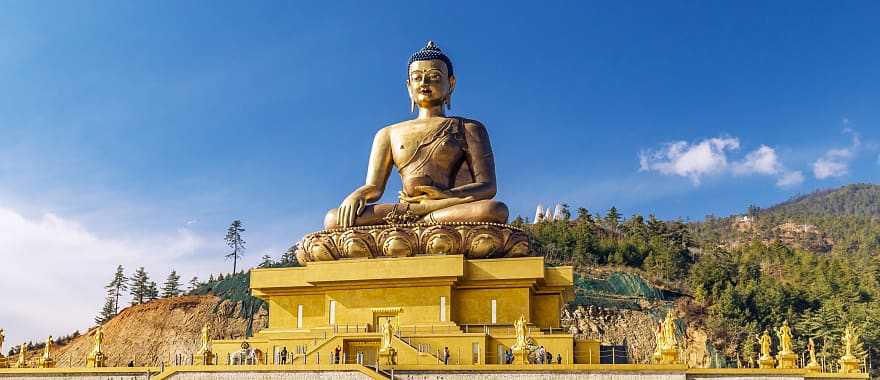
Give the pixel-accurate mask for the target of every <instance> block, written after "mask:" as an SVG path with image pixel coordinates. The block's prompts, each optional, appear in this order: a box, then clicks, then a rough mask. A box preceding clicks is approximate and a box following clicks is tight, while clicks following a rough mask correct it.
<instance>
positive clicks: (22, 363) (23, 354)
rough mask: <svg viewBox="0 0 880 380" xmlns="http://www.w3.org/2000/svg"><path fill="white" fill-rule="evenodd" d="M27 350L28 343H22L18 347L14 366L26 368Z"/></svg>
mask: <svg viewBox="0 0 880 380" xmlns="http://www.w3.org/2000/svg"><path fill="white" fill-rule="evenodd" d="M27 350H28V344H27V343H22V344H21V347H20V348H19V349H18V361H17V362H15V368H27V367H28V364H27Z"/></svg>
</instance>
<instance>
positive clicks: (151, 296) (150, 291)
mask: <svg viewBox="0 0 880 380" xmlns="http://www.w3.org/2000/svg"><path fill="white" fill-rule="evenodd" d="M146 297H147V300H148V301H152V300H155V299H156V298H159V288H157V287H156V281H150V285H148V286H147V294H146Z"/></svg>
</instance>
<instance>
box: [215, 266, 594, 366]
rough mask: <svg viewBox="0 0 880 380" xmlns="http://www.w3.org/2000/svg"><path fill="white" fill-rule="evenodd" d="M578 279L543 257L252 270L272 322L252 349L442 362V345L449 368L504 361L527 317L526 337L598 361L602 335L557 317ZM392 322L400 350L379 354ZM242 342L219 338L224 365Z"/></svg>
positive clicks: (273, 355)
mask: <svg viewBox="0 0 880 380" xmlns="http://www.w3.org/2000/svg"><path fill="white" fill-rule="evenodd" d="M573 276H574V275H573V271H572V268H571V267H545V266H544V259H543V258H542V257H520V258H499V259H474V260H471V259H467V258H466V257H464V256H463V255H420V256H414V257H393V258H363V259H340V260H334V261H315V262H310V263H309V264H308V266H305V267H296V268H264V269H255V270H252V271H251V281H250V284H251V293H252V294H253V295H254V296H255V297H258V298H260V299H263V300H264V301H266V303H267V304H268V306H269V326H268V327H267V328H264V329H262V330H260V331H259V332H257V333H256V334H255V335H254V336H253V337H251V338H247V340H246V342H247V343H248V345H247V347H249V350H252V351H253V352H252V353H253V357H256V358H257V361H258V363H259V364H276V363H278V362H279V360H280V359H279V356H278V355H279V353H280V352H283V351H284V350H285V349H286V352H288V353H290V356H289V357H288V358H287V360H286V361H285V362H286V363H288V364H292V365H302V364H306V363H308V364H310V365H311V364H326V363H330V362H342V363H349V364H353V363H362V364H365V365H370V366H373V365H375V364H377V363H380V362H385V363H388V362H393V363H394V365H442V364H443V359H442V358H443V357H444V352H448V354H449V361H448V363H449V364H450V365H483V364H501V363H503V361H504V356H505V355H504V354H505V352H508V351H510V350H511V347H512V346H513V345H514V344H515V343H516V341H517V337H516V333H515V331H514V327H513V324H514V322H515V321H517V320H518V319H519V318H520V317H521V316H523V317H524V318H525V319H526V325H527V328H528V331H529V339H530V340H531V341H533V342H534V343H535V344H537V345H539V346H544V347H545V349H546V350H547V351H549V352H552V353H554V356H556V354H558V355H561V356H562V361H563V363H569V364H571V363H584V364H589V363H598V362H599V351H600V350H599V342H598V341H596V340H579V341H575V339H574V336H573V335H572V334H570V333H568V331H567V330H564V329H562V328H561V326H560V324H559V322H560V310H561V309H562V307H563V306H564V305H565V303H566V302H568V301H570V300H571V299H572V298H573V293H572V291H571V290H572V283H573ZM387 321H390V322H391V324H392V325H393V326H394V337H393V338H392V340H391V346H392V348H393V349H394V351H393V352H394V354H393V355H382V353H381V352H380V347H381V344H382V343H381V340H382V333H381V326H383V324H384V323H386V322H387ZM243 343H245V340H242V339H236V340H215V341H213V347H212V350H213V353H214V354H215V355H217V358H218V360H217V362H218V364H220V365H223V364H229V362H230V361H232V362H234V361H236V358H237V357H240V356H241V347H242V346H243ZM447 350H448V351H447ZM337 352H338V353H339V354H338V357H337V356H336V353H337ZM527 354H528V353H526V355H527ZM380 364H381V363H380ZM385 365H388V364H385Z"/></svg>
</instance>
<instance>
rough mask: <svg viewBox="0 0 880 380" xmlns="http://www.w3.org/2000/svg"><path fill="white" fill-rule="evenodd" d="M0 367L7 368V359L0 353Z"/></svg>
mask: <svg viewBox="0 0 880 380" xmlns="http://www.w3.org/2000/svg"><path fill="white" fill-rule="evenodd" d="M0 368H9V360H8V359H6V357H4V356H3V355H2V354H0Z"/></svg>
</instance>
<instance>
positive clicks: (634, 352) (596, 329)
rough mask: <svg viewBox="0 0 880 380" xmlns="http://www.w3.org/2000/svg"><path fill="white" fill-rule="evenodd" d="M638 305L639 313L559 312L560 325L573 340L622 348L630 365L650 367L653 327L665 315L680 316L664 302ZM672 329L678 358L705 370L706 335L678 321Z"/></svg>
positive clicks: (579, 309)
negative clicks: (625, 350) (592, 341)
mask: <svg viewBox="0 0 880 380" xmlns="http://www.w3.org/2000/svg"><path fill="white" fill-rule="evenodd" d="M641 303H642V304H643V305H642V306H643V308H642V309H640V310H628V309H606V308H603V307H596V306H586V307H584V306H578V307H577V308H573V309H567V310H564V311H563V321H562V325H563V327H564V328H566V329H568V330H569V332H571V333H574V334H575V336H576V339H598V340H599V341H600V342H602V344H603V345H625V346H626V347H627V349H628V355H629V358H630V362H632V363H644V364H647V363H651V362H652V355H653V353H654V350H655V349H656V348H657V343H656V331H657V324H658V323H659V322H660V320H661V319H662V318H663V317H664V316H665V315H666V313H667V312H674V313H677V314H676V315H682V313H679V312H678V308H677V307H676V305H675V304H672V303H668V302H646V301H643V302H641ZM676 325H677V326H678V332H677V336H678V339H679V344H680V347H681V348H682V350H683V353H682V358H683V359H684V360H685V361H686V363H687V364H688V365H689V366H691V367H703V366H705V365H706V363H708V361H709V358H710V352H709V350H708V346H707V345H706V341H707V334H706V332H705V331H703V330H702V329H698V328H692V327H690V324H689V323H688V321H687V320H685V319H680V320H678V321H677V323H676Z"/></svg>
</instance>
